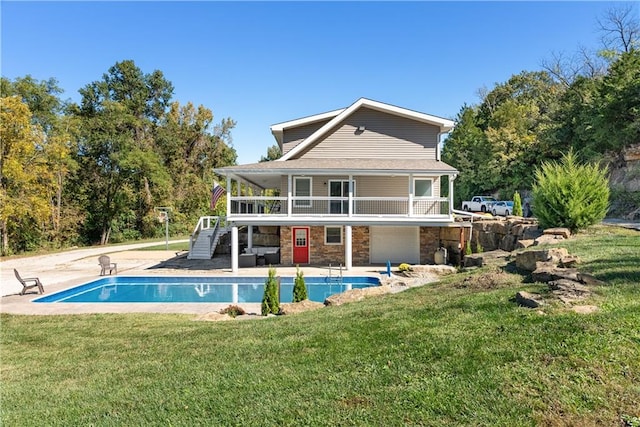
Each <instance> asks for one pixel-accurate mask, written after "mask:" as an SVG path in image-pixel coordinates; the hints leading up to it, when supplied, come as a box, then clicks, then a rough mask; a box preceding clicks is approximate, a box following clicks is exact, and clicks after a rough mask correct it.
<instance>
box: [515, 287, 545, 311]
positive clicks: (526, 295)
mask: <svg viewBox="0 0 640 427" xmlns="http://www.w3.org/2000/svg"><path fill="white" fill-rule="evenodd" d="M516 302H517V303H518V304H520V305H522V306H524V307H529V308H537V307H540V306H541V305H544V302H542V297H541V296H540V295H538V294H532V293H530V292H525V291H520V292H518V293H516Z"/></svg>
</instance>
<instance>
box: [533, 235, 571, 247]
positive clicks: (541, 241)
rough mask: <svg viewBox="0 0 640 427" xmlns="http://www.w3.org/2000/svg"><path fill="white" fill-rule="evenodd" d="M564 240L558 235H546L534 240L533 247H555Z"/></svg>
mask: <svg viewBox="0 0 640 427" xmlns="http://www.w3.org/2000/svg"><path fill="white" fill-rule="evenodd" d="M563 240H564V237H562V236H560V235H556V234H544V235H542V236H540V237H537V238H536V239H535V240H534V243H533V246H539V245H553V244H555V243H559V242H561V241H563Z"/></svg>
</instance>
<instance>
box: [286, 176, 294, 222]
mask: <svg viewBox="0 0 640 427" xmlns="http://www.w3.org/2000/svg"><path fill="white" fill-rule="evenodd" d="M291 181H292V179H291V174H289V175H287V216H291V207H292V205H293V204H292V203H291V195H292V194H293V190H292V188H291V187H292V184H291Z"/></svg>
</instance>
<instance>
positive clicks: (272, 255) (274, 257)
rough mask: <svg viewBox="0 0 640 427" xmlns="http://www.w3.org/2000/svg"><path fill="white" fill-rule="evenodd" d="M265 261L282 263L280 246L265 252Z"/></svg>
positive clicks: (267, 263) (266, 262)
mask: <svg viewBox="0 0 640 427" xmlns="http://www.w3.org/2000/svg"><path fill="white" fill-rule="evenodd" d="M264 263H265V264H266V265H275V264H280V248H277V249H276V250H275V251H273V252H265V254H264Z"/></svg>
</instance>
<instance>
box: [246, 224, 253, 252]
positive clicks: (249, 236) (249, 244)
mask: <svg viewBox="0 0 640 427" xmlns="http://www.w3.org/2000/svg"><path fill="white" fill-rule="evenodd" d="M247 247H248V248H249V249H251V248H252V247H253V225H248V226H247Z"/></svg>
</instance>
